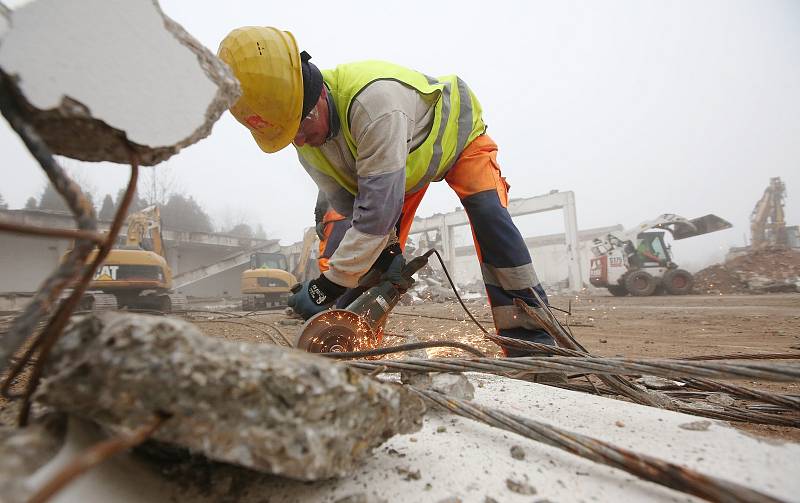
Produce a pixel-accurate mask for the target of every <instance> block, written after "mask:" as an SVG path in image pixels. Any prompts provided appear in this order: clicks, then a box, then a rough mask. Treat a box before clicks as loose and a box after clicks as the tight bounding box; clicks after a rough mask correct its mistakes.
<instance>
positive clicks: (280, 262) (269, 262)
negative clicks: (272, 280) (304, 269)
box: [250, 252, 289, 271]
mask: <svg viewBox="0 0 800 503" xmlns="http://www.w3.org/2000/svg"><path fill="white" fill-rule="evenodd" d="M250 269H280V270H282V271H288V270H289V264H288V263H287V262H286V257H285V256H284V255H282V254H280V253H265V252H259V253H253V254H251V255H250Z"/></svg>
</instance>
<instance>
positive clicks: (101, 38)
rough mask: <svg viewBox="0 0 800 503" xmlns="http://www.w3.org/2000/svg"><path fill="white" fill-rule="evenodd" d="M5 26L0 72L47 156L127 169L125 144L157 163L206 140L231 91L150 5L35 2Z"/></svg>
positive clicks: (137, 0)
mask: <svg viewBox="0 0 800 503" xmlns="http://www.w3.org/2000/svg"><path fill="white" fill-rule="evenodd" d="M0 18H2V16H0ZM10 20H11V21H10V29H8V30H7V32H6V33H5V35H3V34H2V31H3V23H2V21H0V37H2V42H0V69H2V71H3V72H4V73H6V74H7V75H9V76H10V77H11V78H12V80H14V81H15V82H16V85H17V87H18V89H17V90H18V92H19V96H18V99H19V100H20V101H21V103H22V104H23V106H25V108H26V109H28V111H29V115H30V119H31V121H32V123H33V125H34V127H35V128H36V129H37V131H38V132H39V134H40V135H41V136H42V137H43V138H44V139H45V141H46V142H47V143H48V145H49V146H50V148H51V149H52V150H53V151H54V153H56V154H61V155H65V156H68V157H73V158H75V159H80V160H84V161H112V162H120V163H127V162H129V158H130V156H129V153H128V151H127V149H126V148H125V145H124V142H123V141H121V139H122V138H125V139H127V141H128V142H129V143H131V145H132V147H133V148H134V150H136V152H138V154H139V156H140V160H141V163H142V164H144V165H153V164H157V163H159V162H161V161H163V160H165V159H167V158H169V157H170V156H172V155H173V154H175V153H177V152H178V151H179V150H180V149H181V148H183V147H185V146H187V145H191V144H192V143H195V142H197V141H198V140H200V139H202V138H204V137H206V136H208V134H209V133H210V132H211V126H212V125H213V123H214V122H215V121H216V120H217V119H218V118H219V116H220V115H221V114H222V113H223V112H224V111H225V110H226V109H227V108H228V107H229V106H230V105H231V104H232V103H233V102H235V100H236V99H237V98H238V96H239V93H240V90H239V85H238V82H237V81H236V79H235V78H234V77H233V75H232V74H231V73H230V70H229V69H228V67H227V66H226V65H225V64H224V63H222V61H220V60H219V59H218V58H217V57H216V56H215V55H213V54H212V53H211V52H210V51H208V49H206V48H205V47H204V46H202V44H200V42H198V41H197V40H196V39H194V38H193V37H192V36H191V35H189V34H188V33H187V32H186V31H185V30H184V29H183V28H182V27H181V26H180V25H178V24H177V23H175V22H174V21H172V20H171V19H169V18H168V17H166V16H164V14H163V13H162V12H161V9H160V8H159V6H158V3H157V2H154V1H153V0H37V1H35V2H31V3H29V4H26V5H24V6H22V7H19V8H18V9H16V10H13V11H12V12H11V14H10Z"/></svg>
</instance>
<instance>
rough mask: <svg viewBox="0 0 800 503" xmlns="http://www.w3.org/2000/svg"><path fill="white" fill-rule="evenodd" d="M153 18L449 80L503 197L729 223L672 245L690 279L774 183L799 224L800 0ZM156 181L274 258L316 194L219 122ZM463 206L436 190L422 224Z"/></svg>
mask: <svg viewBox="0 0 800 503" xmlns="http://www.w3.org/2000/svg"><path fill="white" fill-rule="evenodd" d="M7 3H9V4H11V5H12V6H14V5H18V4H19V3H20V2H7ZM161 6H162V8H163V10H164V11H165V12H166V14H167V15H169V16H171V17H172V18H173V19H175V20H176V21H178V22H179V23H181V24H182V25H183V26H184V27H185V28H186V29H187V30H188V31H189V32H190V33H192V34H193V35H194V36H195V37H197V38H198V39H199V40H200V41H201V42H202V43H203V44H205V45H206V46H208V47H209V48H210V49H211V50H212V51H213V52H216V49H217V46H218V44H219V41H220V40H221V39H222V38H223V37H224V36H225V35H226V34H227V33H228V32H229V31H230V30H232V29H234V28H236V27H239V26H244V25H272V26H277V27H280V28H282V29H285V30H288V31H291V32H292V33H293V34H294V35H295V36H296V38H297V40H298V42H299V44H300V45H301V47H302V48H303V49H305V50H307V51H308V52H309V53H311V55H312V56H313V61H314V62H315V63H316V64H317V65H318V66H320V67H321V68H329V67H333V66H335V65H336V64H338V63H344V62H350V61H357V60H361V59H385V60H389V61H393V62H396V63H400V64H403V65H406V66H409V67H412V68H415V69H418V70H420V71H423V72H425V73H428V74H432V75H443V74H448V73H457V74H458V75H459V76H461V77H462V78H463V79H464V80H465V81H466V82H467V83H468V84H469V85H470V87H471V88H472V89H473V90H474V91H475V93H476V94H477V96H478V98H479V100H480V101H481V103H482V105H483V108H484V116H485V119H486V122H487V124H488V125H489V131H488V132H489V134H490V135H491V136H492V137H493V138H494V140H495V141H496V142H497V143H498V145H499V146H500V153H499V161H500V165H501V167H502V168H503V173H504V175H505V176H507V177H508V179H509V181H510V183H511V187H512V188H511V196H512V197H526V196H533V195H537V194H542V193H546V192H548V191H550V190H552V189H558V190H572V191H574V192H575V196H576V201H577V209H578V226H579V228H581V229H586V228H591V227H599V226H605V225H613V224H617V223H619V224H623V225H624V226H625V227H629V226H633V225H635V224H637V223H639V222H640V221H642V220H647V219H650V218H653V217H655V216H657V215H659V214H661V213H677V214H680V215H683V216H686V217H690V218H691V217H696V216H700V215H703V214H706V213H716V214H718V215H720V216H722V217H723V218H726V219H728V220H729V221H731V222H732V223H733V224H734V228H733V229H731V230H727V231H722V232H718V233H716V234H712V235H708V236H705V237H700V238H695V239H691V240H688V241H685V242H680V243H677V244H676V245H675V247H674V250H675V251H676V252H677V253H678V254H679V257H678V262H679V263H681V264H682V265H686V266H689V267H690V268H693V269H696V268H697V267H699V266H700V265H705V264H707V263H710V262H711V261H712V260H718V259H720V258H721V257H722V255H723V253H724V252H725V251H726V250H727V248H728V247H729V246H731V245H735V246H740V245H742V244H743V242H744V239H745V236H748V237H749V224H748V222H749V215H750V212H751V211H752V209H753V206H754V205H755V202H756V201H757V200H758V198H759V197H760V196H761V194H762V192H763V190H764V188H765V187H766V186H767V184H768V182H769V178H770V177H771V176H780V177H781V178H782V179H783V181H784V182H785V183H786V185H787V192H788V198H787V204H786V210H787V221H788V222H789V223H790V224H800V2H798V1H797V0H784V1H777V0H775V1H771V0H752V1H744V0H738V1H737V0H713V1H697V0H675V1H658V2H656V1H642V0H615V1H583V2H581V1H563V0H553V1H532V0H525V1H519V2H502V1H497V2H491V3H487V2H477V1H467V0H458V1H437V2H430V1H412V0H406V1H403V2H376V1H374V0H372V1H359V2H355V1H354V2H347V1H342V2H336V3H334V2H325V3H323V2H313V1H306V2H299V3H298V2H275V1H233V0H227V1H226V2H224V3H219V2H197V1H189V0H174V1H173V0H170V1H162V2H161ZM153 57H157V55H156V54H154V55H153ZM0 151H1V152H2V153H3V155H2V161H0V175H1V176H0V180H2V182H0V193H1V194H2V195H3V197H5V199H6V200H7V201H8V202H9V204H10V206H11V207H12V208H17V207H21V206H23V205H24V203H25V200H26V199H27V198H28V197H29V196H31V195H38V194H39V193H40V192H41V190H42V187H43V184H44V177H43V176H42V175H41V174H40V170H39V169H38V167H37V166H36V165H35V164H34V162H33V160H32V158H31V156H30V154H28V153H27V151H26V150H25V149H24V147H23V146H22V144H21V142H20V141H19V139H18V138H17V137H16V135H15V134H14V133H13V132H12V131H11V130H10V128H9V127H8V125H7V124H6V123H5V122H3V123H2V126H0ZM68 164H69V166H70V167H72V169H73V171H77V172H78V173H79V176H80V177H81V178H82V179H85V180H87V181H88V182H89V184H90V185H91V186H92V188H93V189H94V190H96V192H97V193H98V195H100V196H102V195H103V194H105V193H107V192H111V193H115V192H116V191H117V190H118V189H119V188H120V187H121V186H122V185H123V184H124V181H125V178H126V176H127V169H126V168H125V167H124V166H119V165H112V164H105V163H103V164H86V165H85V166H80V165H79V164H80V163H76V162H70V163H68ZM162 166H170V170H171V172H172V173H174V175H175V176H176V177H177V178H178V180H179V184H180V186H181V188H182V189H183V191H184V192H185V193H186V194H188V195H192V196H194V197H195V198H196V199H197V200H199V201H200V202H201V204H203V205H204V206H205V207H206V208H207V210H208V211H209V213H210V214H211V215H212V216H213V217H215V218H216V219H218V220H221V219H223V218H224V216H225V214H228V215H231V214H234V215H244V216H246V218H248V219H249V220H250V221H251V222H252V223H259V222H260V223H262V224H263V226H264V227H265V229H266V230H267V232H268V233H269V234H270V235H271V236H273V237H278V238H281V239H282V241H283V242H284V243H289V242H292V241H296V240H298V239H300V237H301V234H302V228H303V227H305V226H308V225H311V224H312V223H313V222H312V219H313V216H312V208H313V204H314V200H315V197H316V189H315V187H314V185H313V183H312V182H311V181H310V179H308V178H307V175H306V174H305V172H304V171H303V170H302V168H301V167H300V166H299V164H298V163H297V161H296V154H295V152H294V149H293V148H291V147H289V148H286V149H285V150H284V151H282V152H280V153H278V154H273V155H266V154H263V153H262V152H261V151H260V150H259V149H258V147H257V146H256V144H255V142H254V141H253V140H252V138H251V136H250V134H249V133H248V132H247V130H246V129H245V128H244V127H242V126H240V125H239V124H238V123H236V122H235V121H234V120H233V118H232V117H231V116H230V114H228V113H226V114H225V115H224V116H223V117H222V119H221V120H220V121H219V122H218V123H217V124H216V125H215V126H214V130H213V132H212V134H211V136H209V137H208V138H206V139H205V140H203V141H201V142H200V143H198V144H196V145H194V146H191V147H189V148H187V149H185V150H184V151H183V152H181V153H180V154H179V155H177V156H175V157H173V158H172V159H170V160H169V161H166V162H165V163H162V164H161V165H159V166H158V167H157V168H156V169H158V168H159V167H162ZM458 204H459V202H458V199H457V198H456V197H455V195H453V194H452V192H451V191H450V189H449V187H447V185H446V184H444V183H442V184H435V185H434V186H433V187H432V188H431V189H430V190H429V191H428V194H427V196H426V199H425V200H424V202H423V203H422V206H421V208H420V210H419V212H418V215H420V216H427V215H430V214H432V213H435V212H442V211H450V210H452V209H453V208H455V207H456V206H458ZM518 224H519V226H520V227H521V228H522V230H523V234H525V235H528V236H532V235H540V234H549V233H555V232H560V231H561V230H562V229H563V227H562V225H561V216H560V214H559V215H539V216H531V217H523V218H521V219H519V222H518ZM462 239H463V240H466V239H467V238H466V237H464V238H462Z"/></svg>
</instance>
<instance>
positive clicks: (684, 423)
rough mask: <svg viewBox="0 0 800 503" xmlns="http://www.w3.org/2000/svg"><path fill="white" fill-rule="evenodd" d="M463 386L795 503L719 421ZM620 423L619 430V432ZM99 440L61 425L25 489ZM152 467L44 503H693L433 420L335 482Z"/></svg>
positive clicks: (772, 471)
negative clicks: (53, 447) (62, 439)
mask: <svg viewBox="0 0 800 503" xmlns="http://www.w3.org/2000/svg"><path fill="white" fill-rule="evenodd" d="M468 378H469V379H470V381H471V382H472V384H473V385H475V399H474V402H475V403H477V404H479V405H483V406H487V407H492V408H496V409H500V410H504V411H511V412H513V413H514V414H519V415H521V416H524V417H530V418H531V419H534V420H538V421H543V422H546V423H550V424H554V425H558V426H560V427H562V428H565V429H567V430H570V431H574V432H577V433H582V434H585V435H589V436H592V437H594V438H597V439H599V440H603V441H605V442H609V443H611V444H613V445H616V446H619V447H623V448H627V449H631V450H633V451H636V452H640V453H650V454H653V453H656V454H657V456H658V457H659V458H662V459H665V460H667V461H671V462H675V463H679V464H682V465H685V466H688V467H689V468H692V469H694V470H698V471H700V472H702V473H705V474H708V475H715V476H718V477H721V478H724V479H727V480H732V481H737V482H739V483H742V484H745V485H746V486H748V487H751V488H753V489H758V490H760V491H763V492H765V493H767V494H769V495H771V496H773V497H775V498H779V499H783V500H786V501H794V500H796V495H797V494H798V493H799V492H800V478H798V477H797V476H796V471H797V469H796V468H797V463H796V460H797V459H798V458H799V457H800V445H797V444H790V443H785V444H782V443H780V442H774V441H770V442H765V441H763V440H760V439H757V438H754V437H751V436H748V435H746V434H744V433H742V432H740V431H738V430H736V429H734V428H731V427H730V426H729V425H728V424H727V423H724V422H722V421H714V420H698V418H697V417H696V416H689V415H686V414H680V413H676V412H672V411H667V410H660V409H654V408H652V407H645V406H640V405H636V404H632V403H628V402H624V401H620V400H614V399H610V398H603V397H598V396H593V395H588V394H585V393H578V392H572V391H567V390H563V389H558V388H553V387H550V386H544V385H540V384H535V383H529V382H524V381H518V380H512V379H507V378H502V377H497V376H490V375H482V374H469V375H468ZM587 411H591V413H588V414H587ZM620 421H624V425H625V426H624V427H620V426H619V425H618V424H617V423H618V422H620ZM73 426H75V427H74V428H73ZM100 438H102V436H101V435H100V433H99V432H96V431H94V430H92V428H90V427H88V426H87V425H86V424H82V423H76V422H74V421H73V422H71V425H70V432H69V435H68V441H67V446H66V447H65V448H64V450H62V452H61V453H59V455H58V456H57V458H56V459H54V460H53V462H52V463H51V464H50V465H48V466H45V467H44V468H43V469H42V470H40V471H39V472H37V473H36V474H34V475H33V476H32V477H31V478H30V479H29V480H28V481H27V482H28V484H29V485H30V486H31V487H38V486H40V485H41V483H42V482H43V481H44V480H47V478H48V476H52V474H53V473H54V471H55V470H56V469H57V468H58V467H61V466H64V465H65V464H66V463H68V462H69V460H70V459H72V457H74V455H75V454H76V453H77V452H80V449H83V448H86V447H87V446H89V445H91V444H92V443H93V442H96V441H97V440H99V439H100ZM520 451H524V454H525V455H524V456H521V455H520V454H521V452H520ZM153 463H154V461H153V460H152V459H150V458H147V457H144V456H142V455H141V454H139V455H124V456H118V457H115V458H113V459H111V460H108V461H106V462H104V463H103V464H102V465H100V466H98V467H97V468H95V469H94V470H92V471H90V472H89V473H87V474H86V475H85V476H83V477H81V478H80V479H78V480H76V481H75V482H74V483H72V484H71V485H69V486H68V487H66V488H65V489H64V490H63V491H61V492H60V493H59V494H58V495H57V497H56V498H55V499H54V501H55V502H56V503H71V502H84V501H117V502H122V503H126V502H144V501H179V502H180V501H191V502H193V503H205V502H217V501H238V502H241V503H261V502H263V501H265V500H266V499H269V501H270V502H273V503H282V502H283V503H288V502H312V501H313V502H316V501H326V502H331V503H333V502H337V501H365V502H370V503H373V502H380V501H387V502H405V501H432V502H438V501H464V502H473V501H475V502H483V501H498V502H499V501H502V502H510V503H516V502H520V503H523V502H530V501H653V502H686V501H700V500H698V499H697V498H693V497H690V496H687V495H686V494H683V493H679V492H676V491H673V490H670V489H667V488H665V487H662V486H658V485H654V484H652V483H649V482H645V481H643V480H640V479H638V478H636V477H633V476H631V475H630V474H628V473H625V472H622V471H619V470H616V469H614V468H611V467H609V466H605V465H600V464H597V463H593V462H591V461H589V460H586V459H583V458H579V457H576V456H573V455H571V454H568V453H566V452H564V451H561V450H559V449H556V448H553V447H549V446H547V445H544V444H542V443H539V442H534V441H532V440H529V439H525V438H522V437H519V436H517V435H514V434H512V433H509V432H506V431H502V430H498V429H496V428H492V427H490V426H487V425H484V424H481V423H477V422H474V421H470V420H467V419H463V418H460V417H456V416H453V415H451V414H449V413H447V412H444V411H439V410H433V411H431V412H429V413H428V414H427V415H426V416H425V419H424V423H423V426H422V429H421V430H420V431H418V432H417V433H414V434H413V435H397V436H394V437H392V438H391V439H389V440H388V441H387V442H386V443H385V444H384V445H383V446H381V447H380V448H379V449H376V450H375V451H374V453H373V455H372V456H371V457H370V459H369V461H368V462H366V463H363V464H361V465H359V466H358V467H357V468H356V469H355V471H354V473H352V474H351V475H348V476H344V477H341V478H337V479H328V480H320V481H317V482H312V483H309V482H301V481H295V480H290V479H286V478H282V477H274V476H269V475H264V474H260V473H256V472H253V471H249V470H245V469H242V468H239V467H236V466H233V465H229V464H219V463H217V464H213V463H212V464H209V463H208V461H202V460H198V459H185V460H183V461H171V462H170V463H161V465H160V466H158V469H153ZM508 481H511V483H510V484H509V483H508ZM531 489H535V491H536V496H535V497H532V496H531V494H530V492H531Z"/></svg>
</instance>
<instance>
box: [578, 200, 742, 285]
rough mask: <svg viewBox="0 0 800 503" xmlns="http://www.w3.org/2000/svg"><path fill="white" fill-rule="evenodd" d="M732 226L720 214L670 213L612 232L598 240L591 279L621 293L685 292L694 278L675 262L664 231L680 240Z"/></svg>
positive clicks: (590, 273)
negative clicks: (624, 229)
mask: <svg viewBox="0 0 800 503" xmlns="http://www.w3.org/2000/svg"><path fill="white" fill-rule="evenodd" d="M730 227H731V224H730V222H728V221H726V220H724V219H722V218H720V217H718V216H716V215H705V216H703V217H699V218H694V219H692V220H688V219H686V218H684V217H681V216H678V215H673V214H671V213H666V214H663V215H661V216H659V217H658V218H655V219H653V220H648V221H646V222H642V223H641V224H639V225H637V226H636V227H634V228H632V229H629V230H626V231H622V232H612V233H609V234H607V235H605V236H602V237H599V238H596V239H595V240H594V243H593V245H592V254H593V255H594V257H593V258H592V259H591V262H590V264H589V281H590V283H591V284H592V285H594V286H596V287H600V288H606V289H608V291H609V292H610V293H611V294H612V295H615V296H619V297H621V296H625V295H628V294H631V295H635V296H639V297H643V296H648V295H653V294H654V293H656V292H660V291H662V290H663V291H665V292H666V293H668V294H671V295H685V294H687V293H689V292H691V291H692V286H693V282H694V279H693V277H692V275H691V274H690V273H689V272H688V271H686V270H684V269H680V268H679V267H678V265H677V264H676V263H675V261H674V257H673V256H672V253H671V249H670V246H669V245H667V244H666V243H665V241H664V234H665V233H666V232H669V233H670V234H671V235H672V238H673V239H676V240H679V239H686V238H690V237H694V236H700V235H702V234H708V233H709V232H715V231H718V230H722V229H728V228H730Z"/></svg>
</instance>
